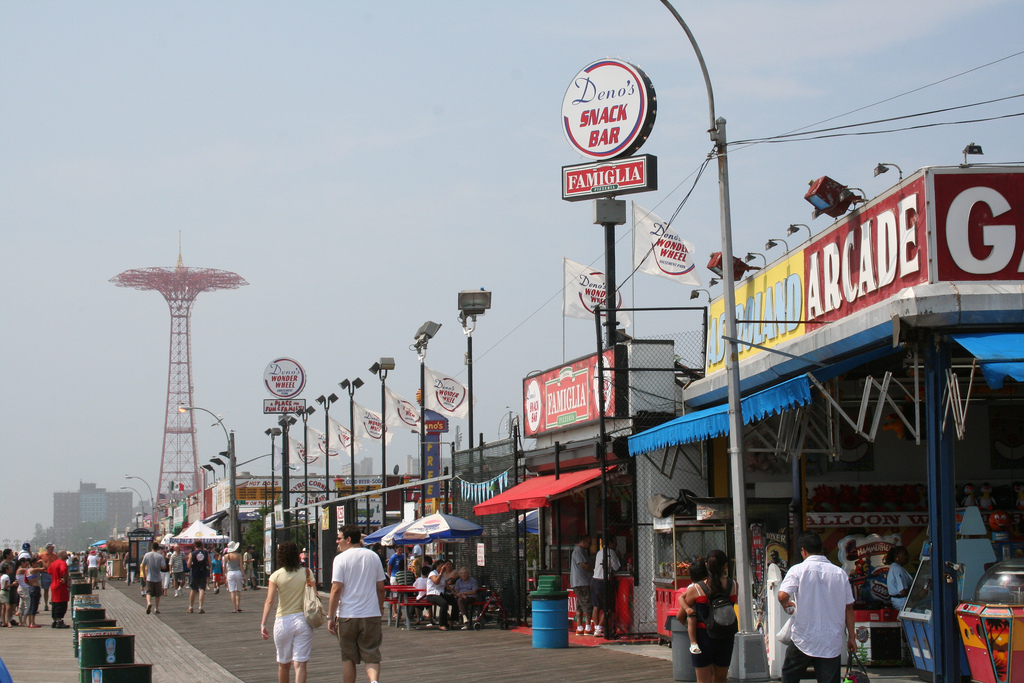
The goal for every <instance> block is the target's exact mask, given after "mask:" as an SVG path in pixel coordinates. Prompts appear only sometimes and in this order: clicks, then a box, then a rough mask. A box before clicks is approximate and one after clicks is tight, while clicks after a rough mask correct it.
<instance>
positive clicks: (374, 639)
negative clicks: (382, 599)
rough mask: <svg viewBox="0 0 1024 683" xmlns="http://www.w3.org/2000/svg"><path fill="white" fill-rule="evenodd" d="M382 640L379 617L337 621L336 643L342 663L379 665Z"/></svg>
mask: <svg viewBox="0 0 1024 683" xmlns="http://www.w3.org/2000/svg"><path fill="white" fill-rule="evenodd" d="M383 638H384V636H383V635H382V633H381V627H380V617H355V618H350V619H338V642H339V643H340V644H341V661H343V662H355V663H356V664H361V663H363V662H367V663H370V664H379V663H380V644H381V641H382V640H383Z"/></svg>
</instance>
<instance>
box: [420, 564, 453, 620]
mask: <svg viewBox="0 0 1024 683" xmlns="http://www.w3.org/2000/svg"><path fill="white" fill-rule="evenodd" d="M453 575H454V572H453V571H452V563H451V562H449V561H448V560H438V561H437V564H435V565H434V569H433V571H431V572H430V574H428V575H427V597H426V600H427V602H429V603H430V604H431V605H434V606H435V607H437V610H438V613H439V616H438V619H439V620H440V624H439V625H438V629H439V630H441V631H447V630H448V610H449V608H450V607H455V611H454V612H453V613H452V618H453V619H454V618H457V617H458V611H457V610H458V606H456V605H455V604H454V603H455V598H454V597H453V596H451V595H450V594H446V593H445V588H447V586H448V582H449V581H450V580H451V579H452V578H453Z"/></svg>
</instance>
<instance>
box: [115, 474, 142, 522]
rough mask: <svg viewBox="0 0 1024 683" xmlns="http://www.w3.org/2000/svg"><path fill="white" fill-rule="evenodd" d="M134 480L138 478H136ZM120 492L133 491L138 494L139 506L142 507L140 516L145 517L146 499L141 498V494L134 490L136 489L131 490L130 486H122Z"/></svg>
mask: <svg viewBox="0 0 1024 683" xmlns="http://www.w3.org/2000/svg"><path fill="white" fill-rule="evenodd" d="M136 478H138V477H136ZM121 490H122V491H135V493H138V494H139V505H141V506H142V515H143V516H145V515H146V499H145V498H143V497H142V494H141V493H139V490H138V489H136V488H133V487H131V486H122V487H121Z"/></svg>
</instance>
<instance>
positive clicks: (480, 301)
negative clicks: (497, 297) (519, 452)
mask: <svg viewBox="0 0 1024 683" xmlns="http://www.w3.org/2000/svg"><path fill="white" fill-rule="evenodd" d="M490 307H491V293H490V292H488V291H487V290H485V289H484V288H483V287H481V288H480V289H465V290H463V291H461V292H459V322H461V323H462V332H463V333H464V334H465V335H466V380H467V388H468V396H467V398H468V399H469V406H468V416H467V417H468V420H467V421H468V423H469V424H468V427H469V449H470V450H473V445H474V443H475V442H474V438H475V437H474V432H473V330H475V329H476V317H477V316H478V315H483V314H484V311H486V310H488V309H489V308H490Z"/></svg>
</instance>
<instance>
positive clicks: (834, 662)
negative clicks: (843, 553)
mask: <svg viewBox="0 0 1024 683" xmlns="http://www.w3.org/2000/svg"><path fill="white" fill-rule="evenodd" d="M797 545H798V547H799V548H800V556H801V557H802V558H803V562H801V563H800V564H798V565H796V566H794V567H791V568H790V570H789V572H788V573H787V574H786V578H784V579H783V580H782V585H781V586H779V602H780V603H782V606H783V608H784V609H785V610H786V612H788V613H790V614H792V615H793V617H792V619H793V631H792V633H793V642H792V644H790V646H789V648H788V649H787V650H786V660H785V662H783V664H782V683H799V681H800V679H801V677H802V676H803V674H804V672H805V671H806V670H807V665H808V664H813V665H814V673H815V675H816V677H817V679H818V683H839V678H840V668H841V667H840V664H839V655H840V654H841V653H842V650H843V635H844V629H845V634H846V648H847V649H848V650H853V649H854V646H855V643H854V616H853V590H852V589H851V587H850V579H849V577H848V576H847V575H846V572H844V571H843V570H842V569H841V568H839V567H837V566H836V565H834V564H832V563H831V562H829V561H828V558H827V557H825V555H824V553H823V552H822V543H821V536H819V535H818V534H817V533H816V532H814V531H807V532H805V533H803V534H802V535H801V536H800V538H799V540H798V543H797ZM794 608H795V610H796V612H795V613H794V611H793V610H794Z"/></svg>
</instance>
